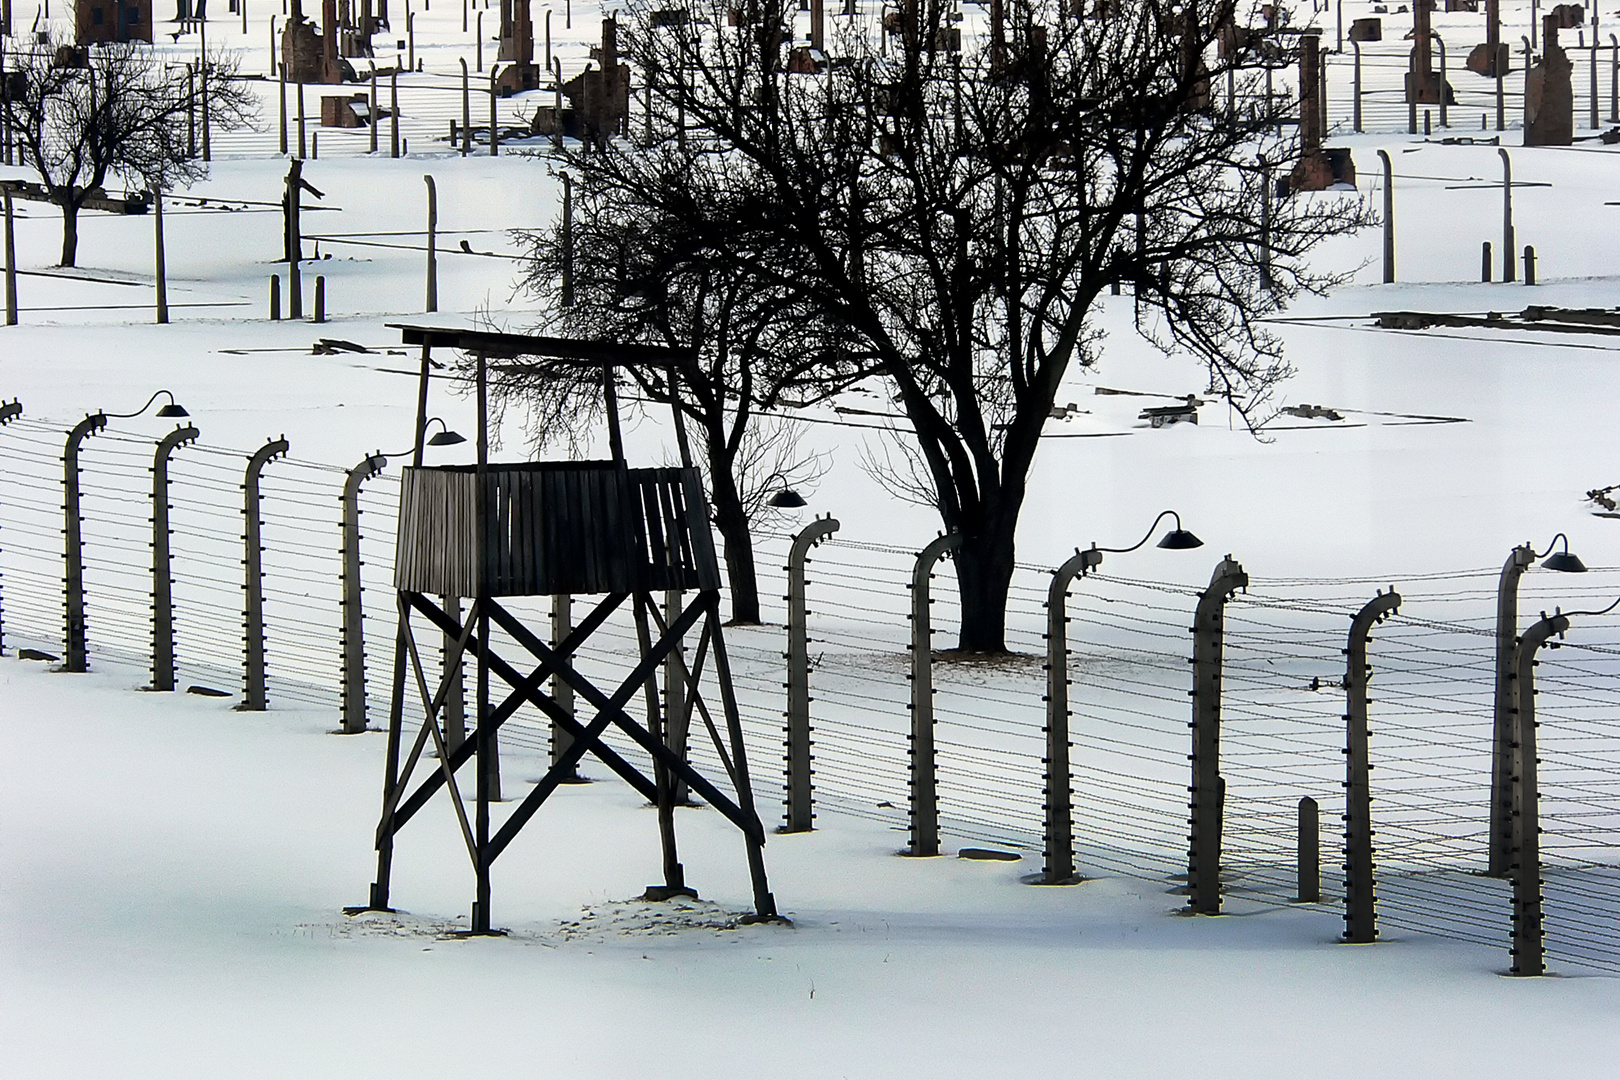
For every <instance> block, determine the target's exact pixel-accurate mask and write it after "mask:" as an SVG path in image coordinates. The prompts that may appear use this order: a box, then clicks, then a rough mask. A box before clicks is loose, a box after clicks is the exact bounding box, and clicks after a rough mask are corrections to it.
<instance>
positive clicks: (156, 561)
mask: <svg viewBox="0 0 1620 1080" xmlns="http://www.w3.org/2000/svg"><path fill="white" fill-rule="evenodd" d="M196 441H197V429H196V428H194V427H192V426H190V425H189V424H188V425H187V426H185V427H176V428H175V429H174V430H173V431H171V432H169V433H168V434H167V435H165V436H163V438H161V439H159V440H158V444H157V452H156V453H155V454H154V455H153V457H152V689H153V690H173V689H174V565H173V560H172V558H171V555H170V552H169V534H170V533H171V532H172V531H173V530H172V529H170V528H169V457H170V455H172V454H173V453H174V451H175V448H176V447H179V446H184V445H186V444H188V443H194V442H196Z"/></svg>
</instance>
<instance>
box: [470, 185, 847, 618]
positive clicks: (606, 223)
mask: <svg viewBox="0 0 1620 1080" xmlns="http://www.w3.org/2000/svg"><path fill="white" fill-rule="evenodd" d="M590 164H591V167H590V168H588V169H586V170H584V180H583V182H582V183H581V184H580V185H579V187H578V193H579V200H578V202H579V214H578V217H577V220H575V221H574V222H572V224H571V225H564V224H559V226H558V227H557V228H556V229H555V230H550V231H542V232H521V233H519V234H518V237H519V240H520V242H521V243H522V244H524V245H525V246H526V248H527V250H528V254H529V260H528V263H527V266H526V272H525V278H524V282H523V283H524V286H525V288H526V289H527V291H528V292H529V293H530V295H532V296H534V297H535V298H537V299H538V300H540V301H541V302H542V303H541V309H542V310H543V311H545V312H547V313H548V314H547V315H545V316H544V318H543V327H544V328H546V329H549V330H552V331H555V332H560V333H565V334H569V335H573V336H580V337H587V338H593V339H599V340H608V341H616V342H621V343H631V342H634V343H645V344H658V345H668V346H673V347H676V348H680V349H682V350H684V351H685V356H686V359H684V360H683V361H682V362H680V363H677V364H673V365H671V366H669V367H648V366H646V365H642V364H634V363H632V364H628V365H626V367H625V369H624V370H625V374H626V375H627V376H628V377H629V378H630V379H631V380H632V381H633V383H634V385H635V387H636V389H637V391H638V393H639V395H640V396H641V397H642V398H643V399H645V400H648V401H653V402H659V403H663V404H668V403H669V402H671V400H673V401H674V402H676V403H677V404H678V406H679V410H680V414H681V416H682V417H683V419H684V421H686V422H688V423H690V425H691V430H692V432H693V434H694V435H695V437H696V440H697V442H698V445H697V446H696V447H695V450H696V454H695V457H696V459H697V461H698V462H699V463H700V464H701V466H702V467H703V469H704V472H705V473H706V478H707V480H708V484H709V492H710V498H711V503H712V511H713V520H714V524H715V528H716V529H717V530H718V531H719V533H720V536H721V540H722V543H723V548H724V553H725V561H726V571H727V578H728V582H729V584H730V593H731V615H732V620H733V621H734V622H740V623H757V622H758V621H759V618H760V609H759V587H758V582H757V575H756V573H755V567H754V550H753V529H754V527H755V526H756V525H757V524H758V523H760V522H762V521H765V520H768V519H771V518H772V517H774V516H775V515H774V512H773V510H772V508H771V507H770V505H769V503H768V497H769V495H770V494H771V493H772V492H774V491H779V490H781V489H782V488H784V487H787V486H791V485H801V486H802V485H806V484H810V483H813V482H814V481H815V480H816V479H817V478H818V477H819V476H820V474H821V472H822V465H821V463H820V460H819V459H818V458H817V457H816V456H815V455H813V454H808V453H803V452H801V451H800V450H799V444H800V440H799V438H798V437H797V433H796V431H795V429H794V428H793V427H792V426H791V425H790V424H787V423H785V422H783V421H781V420H779V419H773V418H772V414H775V413H778V412H780V411H781V410H783V409H786V408H790V407H796V406H803V405H806V404H810V403H812V402H816V401H820V400H822V399H825V398H826V397H829V396H831V395H832V394H835V393H837V392H838V391H839V390H841V389H843V388H844V387H845V386H847V385H848V384H849V383H850V382H852V381H854V380H856V379H858V378H860V377H862V376H863V375H864V374H865V373H866V372H867V371H868V370H869V368H868V367H867V366H865V365H864V363H863V358H862V357H859V356H854V355H851V354H850V352H849V351H848V350H847V349H845V348H843V347H842V346H841V339H842V338H844V337H847V335H841V334H838V333H835V332H832V330H831V328H829V327H828V326H826V325H825V324H824V323H822V322H820V321H819V320H818V318H817V316H816V313H815V311H814V310H813V309H812V308H811V307H810V305H808V304H806V303H805V301H804V299H803V297H801V296H799V295H798V294H796V293H795V292H794V291H792V290H789V289H785V288H782V287H781V286H780V285H779V284H777V283H778V282H779V281H780V280H781V279H782V278H783V277H784V275H785V273H786V268H783V267H768V266H766V265H764V260H766V259H769V258H771V257H772V256H773V255H774V254H775V253H774V252H773V251H765V252H760V253H756V254H755V255H754V256H753V257H752V258H751V259H749V260H745V261H728V260H725V259H721V258H719V257H718V255H719V254H720V253H719V252H718V251H717V250H716V249H714V248H712V247H710V246H706V245H705V242H704V239H703V238H704V237H705V236H706V235H708V234H710V233H712V232H715V231H717V230H719V229H721V228H723V222H724V219H725V218H726V217H727V216H729V215H730V213H731V211H730V209H729V208H728V207H727V206H726V204H725V202H724V201H723V200H722V199H719V198H716V197H715V196H716V195H717V194H718V193H717V192H716V190H715V188H714V186H713V184H714V182H715V179H716V178H715V177H713V176H710V175H706V174H705V172H704V171H703V170H700V169H694V168H691V167H690V165H691V163H690V162H688V161H687V160H686V159H685V158H684V156H683V155H679V154H671V155H664V156H651V157H632V156H620V155H609V156H603V157H601V158H600V159H598V160H593V161H592V162H591V163H590ZM717 165H718V166H721V167H722V168H721V171H722V172H723V162H721V163H717ZM621 167H622V168H621ZM628 190H635V191H638V192H640V194H639V195H638V197H636V198H634V199H627V198H625V197H624V195H625V192H626V191H628ZM597 378H598V376H597V373H596V372H594V371H584V370H581V369H578V368H570V367H568V366H567V365H566V364H560V363H551V364H525V365H522V366H519V367H512V366H508V367H505V368H501V369H499V370H498V371H497V372H496V377H495V382H494V391H495V393H496V395H497V400H498V401H500V402H521V404H522V406H523V407H524V408H525V409H526V410H527V415H528V419H529V423H528V427H529V432H530V436H531V438H533V439H535V440H536V441H537V442H540V443H546V442H554V441H564V440H577V439H578V437H579V436H580V434H581V432H582V431H584V430H586V429H587V428H588V426H589V425H590V424H591V423H592V422H593V421H595V420H596V419H598V418H599V410H600V405H601V401H602V394H601V386H600V384H599V383H598V382H597Z"/></svg>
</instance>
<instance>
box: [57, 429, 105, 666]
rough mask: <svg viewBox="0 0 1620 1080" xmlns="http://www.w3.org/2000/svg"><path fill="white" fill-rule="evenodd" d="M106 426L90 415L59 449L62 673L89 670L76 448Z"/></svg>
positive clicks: (71, 432) (77, 449)
mask: <svg viewBox="0 0 1620 1080" xmlns="http://www.w3.org/2000/svg"><path fill="white" fill-rule="evenodd" d="M106 427H107V414H106V413H91V414H90V415H88V416H86V417H85V418H84V419H83V420H80V421H79V422H78V423H77V424H75V425H74V427H73V430H72V431H69V432H68V437H67V444H66V446H64V447H63V449H62V541H63V543H62V609H63V624H64V625H63V628H62V637H63V647H62V652H63V654H64V660H63V663H62V670H63V671H88V670H90V648H89V636H88V633H87V631H86V627H85V617H84V540H83V536H82V534H81V527H82V525H83V520H82V519H81V518H80V516H79V448H80V447H81V446H82V445H83V443H84V440H85V439H86V438H87V437H89V436H91V435H93V434H95V433H96V432H98V431H104V430H105V429H106Z"/></svg>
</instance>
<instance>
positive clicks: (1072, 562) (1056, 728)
mask: <svg viewBox="0 0 1620 1080" xmlns="http://www.w3.org/2000/svg"><path fill="white" fill-rule="evenodd" d="M1090 565H1091V563H1090V560H1089V559H1088V558H1087V556H1086V555H1085V554H1084V553H1082V552H1078V551H1077V552H1075V554H1074V556H1073V557H1072V558H1070V559H1069V560H1068V561H1066V562H1065V563H1064V564H1063V565H1062V566H1060V567H1058V568H1057V569H1056V570H1054V571H1052V581H1051V584H1050V585H1048V586H1047V590H1046V664H1045V667H1046V758H1045V763H1046V768H1045V774H1046V785H1045V792H1044V797H1045V800H1046V802H1045V806H1044V810H1045V828H1044V829H1043V836H1042V843H1041V848H1042V852H1043V854H1044V857H1045V865H1044V866H1042V867H1041V877H1040V883H1041V884H1042V885H1064V884H1068V883H1070V882H1072V881H1075V880H1076V879H1077V875H1076V873H1075V865H1074V781H1073V780H1072V779H1071V778H1070V775H1069V609H1068V600H1069V586H1070V585H1071V584H1072V583H1073V582H1074V579H1075V578H1076V577H1078V576H1080V575H1081V574H1084V573H1085V571H1086V569H1087V567H1088V566H1090Z"/></svg>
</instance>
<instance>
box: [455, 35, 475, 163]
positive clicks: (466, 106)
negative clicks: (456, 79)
mask: <svg viewBox="0 0 1620 1080" xmlns="http://www.w3.org/2000/svg"><path fill="white" fill-rule="evenodd" d="M458 59H459V60H460V61H461V156H462V157H466V156H467V155H468V154H470V153H472V90H471V87H470V85H469V84H468V79H467V58H466V57H465V56H462V57H458Z"/></svg>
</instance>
